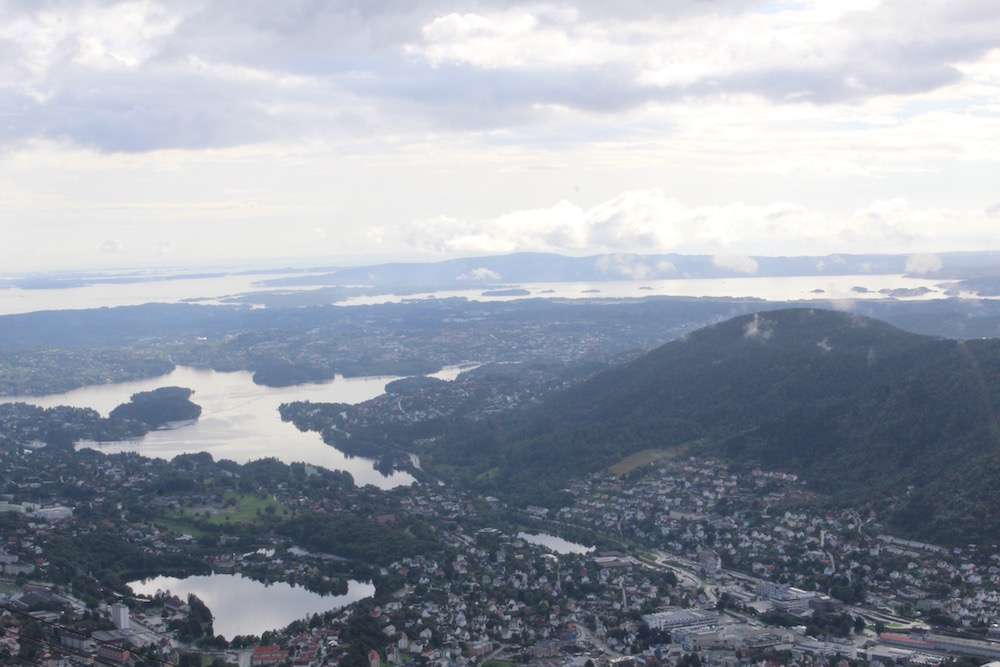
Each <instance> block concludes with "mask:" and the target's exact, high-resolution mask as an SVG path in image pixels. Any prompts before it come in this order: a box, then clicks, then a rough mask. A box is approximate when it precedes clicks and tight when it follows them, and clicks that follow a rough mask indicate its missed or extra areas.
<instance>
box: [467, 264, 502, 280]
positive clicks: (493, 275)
mask: <svg viewBox="0 0 1000 667" xmlns="http://www.w3.org/2000/svg"><path fill="white" fill-rule="evenodd" d="M456 280H463V281H469V282H495V281H497V280H500V274H499V273H497V272H496V271H494V270H493V269H488V268H486V267H485V266H481V267H479V268H477V269H472V270H471V271H469V272H468V273H463V274H461V275H460V276H458V277H457V278H456Z"/></svg>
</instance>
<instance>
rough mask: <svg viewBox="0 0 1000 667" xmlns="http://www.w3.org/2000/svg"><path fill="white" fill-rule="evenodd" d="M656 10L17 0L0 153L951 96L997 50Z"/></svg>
mask: <svg viewBox="0 0 1000 667" xmlns="http://www.w3.org/2000/svg"><path fill="white" fill-rule="evenodd" d="M664 4H669V5H670V7H668V8H662V7H655V6H651V5H649V3H640V2H622V3H609V4H608V6H600V3H597V2H580V3H573V5H572V6H571V7H567V6H566V5H565V4H562V3H554V2H544V1H543V2H520V1H511V2H505V3H504V2H500V3H495V2H490V3H487V2H480V1H476V0H466V1H465V2H461V3H455V2H452V1H446V0H423V1H417V2H408V3H390V2H365V3H312V2H296V1H290V2H285V3H278V4H276V3H265V2H248V3H240V4H239V5H238V6H237V5H232V4H228V3H212V2H200V1H195V0H192V1H190V2H164V1H156V0H149V1H146V2H103V3H78V2H73V1H72V0H62V1H60V0H54V1H52V2H46V3H40V4H39V3H12V4H9V5H8V6H6V9H7V11H6V12H5V26H4V27H0V53H2V55H3V58H2V59H0V109H2V110H4V111H6V112H8V113H13V114H14V115H15V116H16V122H15V123H13V124H12V125H8V126H7V127H5V128H4V129H3V130H2V131H0V142H4V143H7V144H10V143H17V142H22V141H26V140H30V139H38V138H50V139H52V138H58V139H68V140H70V141H72V142H74V143H77V144H80V145H85V146H94V147H96V148H98V149H99V150H102V151H148V150H155V149H160V148H186V149H193V148H204V147H220V146H235V145H248V144H259V143H261V142H267V141H275V140H288V139H289V138H295V139H297V140H302V139H315V138H323V137H330V136H338V137H340V136H343V137H345V140H346V139H347V138H349V137H351V136H357V133H358V132H365V133H371V134H373V135H378V134H380V133H382V132H384V131H385V130H386V129H390V128H392V130H393V131H396V132H398V131H399V128H403V127H409V128H410V129H411V131H416V132H418V133H421V132H424V131H426V130H427V129H428V128H434V129H436V130H438V131H449V128H451V130H450V131H455V130H456V129H459V130H461V129H466V128H469V127H474V126H478V127H483V128H493V129H497V128H520V127H527V126H531V125H533V124H536V123H545V122H548V121H549V120H551V118H552V113H553V109H554V108H559V109H568V110H574V111H577V112H586V113H587V114H600V115H618V114H621V113H624V112H628V111H637V110H643V109H646V108H648V107H649V106H650V105H660V104H670V105H683V104H689V103H691V102H692V101H697V100H701V101H705V102H709V101H719V100H722V101H723V102H724V103H727V104H728V103H730V102H731V101H732V100H733V98H734V97H738V96H743V95H746V96H750V97H752V98H755V99H760V100H766V101H768V102H769V103H774V104H780V105H786V104H801V103H809V104H823V105H829V104H836V103H840V102H848V103H852V104H856V103H861V102H864V101H866V100H872V99H878V98H881V97H885V96H896V95H905V94H917V93H928V92H932V91H935V90H939V89H941V88H942V87H946V86H950V85H954V84H956V83H958V82H960V81H962V80H964V78H965V76H966V74H965V72H966V70H964V69H962V68H960V67H959V65H962V66H963V67H965V66H967V64H968V63H974V62H976V61H978V60H979V59H980V58H982V57H983V56H984V54H987V53H989V52H990V51H991V50H992V49H995V48H997V47H998V46H1000V16H997V15H996V12H995V11H992V12H991V11H990V10H989V8H988V7H985V6H984V5H983V4H982V3H981V2H979V1H978V0H966V2H961V3H955V5H957V7H952V6H951V3H921V4H919V6H914V5H913V3H907V2H903V1H902V0H886V1H884V2H853V3H831V2H803V3H784V4H782V5H780V6H769V5H765V4H763V3H761V2H760V1H750V0H736V1H729V2H725V3H720V2H700V1H695V0H679V1H678V2H674V3H664ZM928 25H933V26H934V30H932V31H928V30H927V29H926V26H928ZM790 63H791V64H790ZM400 100H407V101H408V102H409V104H408V105H407V106H406V107H405V110H404V108H401V107H400V104H399V102H400Z"/></svg>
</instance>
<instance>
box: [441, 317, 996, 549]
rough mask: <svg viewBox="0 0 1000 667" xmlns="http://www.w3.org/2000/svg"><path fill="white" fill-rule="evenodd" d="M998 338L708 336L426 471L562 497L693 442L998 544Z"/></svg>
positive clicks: (467, 438) (471, 438) (787, 330)
mask: <svg viewBox="0 0 1000 667" xmlns="http://www.w3.org/2000/svg"><path fill="white" fill-rule="evenodd" d="M998 415H1000V340H996V339H990V340H969V341H956V340H950V339H944V338H935V337H928V336H921V335H917V334H911V333H907V332H904V331H901V330H899V329H896V328H894V327H892V326H890V325H888V324H885V323H884V322H880V321H877V320H873V319H869V318H864V317H860V316H857V315H852V314H846V313H841V312H835V311H829V310H814V309H789V310H780V311H770V312H761V313H757V314H753V315H747V316H743V317H738V318H736V319H732V320H729V321H726V322H723V323H720V324H716V325H713V326H709V327H706V328H703V329H700V330H698V331H696V332H694V333H691V334H689V335H687V336H685V337H683V338H681V339H678V340H676V341H673V342H670V343H667V344H666V345H664V346H662V347H660V348H658V349H656V350H653V351H652V352H650V353H648V354H646V355H644V356H643V357H641V358H639V359H638V360H636V361H634V362H632V363H629V364H627V365H625V366H622V367H618V368H614V369H612V370H608V371H606V372H603V373H600V374H599V375H597V376H595V377H593V378H592V379H590V380H588V381H586V382H584V383H582V384H580V385H577V386H575V387H574V388H571V389H569V390H568V391H566V392H565V393H562V394H560V395H557V396H555V397H554V398H552V399H551V400H549V401H547V402H546V403H545V404H544V405H543V406H541V407H540V408H539V409H537V410H535V411H533V412H531V413H530V414H527V415H525V414H521V415H518V416H516V417H515V418H511V419H510V420H508V421H507V422H505V423H498V424H492V425H488V426H479V427H477V428H471V429H470V428H466V429H464V430H462V429H458V430H456V431H455V432H453V433H452V434H451V436H450V437H449V438H446V439H445V440H444V442H442V443H440V444H438V445H437V446H436V447H435V450H436V451H434V452H433V453H431V456H430V457H428V459H429V460H432V461H433V460H446V461H448V464H449V465H451V466H454V465H460V466H462V467H464V468H465V469H466V470H471V471H473V473H474V474H473V475H472V476H471V477H470V480H471V481H472V482H473V483H476V484H479V485H480V486H481V487H482V488H483V490H490V491H496V492H498V493H506V494H507V495H509V496H510V497H513V498H522V499H525V500H531V499H535V500H537V501H543V502H544V501H545V500H546V499H549V500H553V501H555V502H558V499H557V495H558V490H559V489H560V488H561V487H562V486H564V485H565V483H566V480H567V479H569V478H570V477H571V476H573V475H577V474H581V473H585V472H590V471H595V470H599V469H602V468H606V467H608V466H609V465H611V464H613V463H615V462H617V461H619V460H621V459H622V458H623V457H625V456H627V455H629V454H631V453H634V452H637V451H640V450H644V449H648V448H667V449H669V448H676V447H680V446H683V445H689V446H692V447H694V448H695V450H696V451H700V452H703V453H713V454H716V455H718V456H722V457H726V458H729V459H731V460H734V461H741V462H748V461H752V462H757V463H759V464H761V465H763V466H766V467H768V468H771V469H777V470H782V471H786V472H794V473H798V474H799V475H801V476H802V477H803V478H804V479H806V480H807V481H808V484H809V486H810V488H812V489H814V490H816V491H819V492H821V493H823V494H829V495H830V496H831V497H832V498H834V499H835V500H837V501H841V502H845V503H848V502H849V503H852V504H860V505H864V504H870V505H871V506H872V507H875V508H877V509H878V510H880V511H879V514H880V516H883V517H885V518H886V519H887V520H888V522H889V524H890V525H891V526H892V527H893V528H894V529H896V530H898V531H902V532H904V533H905V534H907V535H909V536H912V537H914V538H918V539H928V540H931V541H936V542H941V543H948V544H965V543H968V542H982V543H987V544H992V543H998V542H1000V513H998V512H997V509H998V508H1000V486H998V484H997V480H998V479H1000V422H998Z"/></svg>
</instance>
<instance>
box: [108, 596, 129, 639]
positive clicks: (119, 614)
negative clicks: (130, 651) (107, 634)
mask: <svg viewBox="0 0 1000 667" xmlns="http://www.w3.org/2000/svg"><path fill="white" fill-rule="evenodd" d="M111 622H112V623H114V624H115V627H116V628H117V629H119V630H121V631H123V632H124V631H126V630H128V629H129V626H130V625H131V620H130V619H129V614H128V607H126V606H125V605H123V604H122V603H121V602H116V603H114V604H113V605H111Z"/></svg>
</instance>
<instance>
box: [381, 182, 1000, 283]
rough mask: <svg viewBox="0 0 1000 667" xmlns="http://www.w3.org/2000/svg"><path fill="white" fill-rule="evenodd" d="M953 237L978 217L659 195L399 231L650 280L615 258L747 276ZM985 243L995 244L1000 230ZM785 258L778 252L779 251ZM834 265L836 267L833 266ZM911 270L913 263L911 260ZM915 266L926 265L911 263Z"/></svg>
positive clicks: (973, 230)
mask: <svg viewBox="0 0 1000 667" xmlns="http://www.w3.org/2000/svg"><path fill="white" fill-rule="evenodd" d="M945 222H946V223H947V225H948V230H949V231H950V232H953V233H954V234H955V235H956V238H961V237H962V236H965V237H966V238H969V239H971V238H974V237H975V236H976V235H977V233H979V232H977V230H981V229H992V228H988V227H986V226H984V225H985V222H986V217H985V215H984V214H983V213H981V212H980V213H975V212H962V211H948V210H941V209H918V208H916V207H914V206H913V205H911V204H910V203H909V202H907V201H906V200H903V199H894V200H884V201H877V202H874V203H872V204H870V205H868V206H865V207H863V208H860V209H857V210H855V211H852V212H848V213H846V214H837V213H833V212H827V211H815V210H810V209H807V208H806V207H804V206H802V205H800V204H794V203H790V202H779V203H775V204H769V205H765V206H750V205H747V204H744V203H740V202H737V203H733V204H728V205H725V206H700V207H686V206H684V205H683V204H682V203H681V202H679V201H677V200H676V199H672V198H669V197H667V195H666V194H665V193H664V192H663V191H661V190H643V191H629V192H626V193H623V194H621V195H618V196H616V197H614V198H612V199H609V200H607V201H605V202H602V203H599V204H597V205H595V206H593V207H591V208H589V209H586V210H584V209H582V208H581V207H579V206H577V205H574V204H572V203H570V202H568V201H565V200H563V201H561V202H559V203H558V204H556V205H555V206H553V207H551V208H547V209H544V208H543V209H531V210H523V211H514V212H512V213H508V214H506V215H502V216H499V217H497V218H492V219H485V220H472V219H460V218H455V217H450V216H440V217H437V218H428V219H424V220H419V221H416V222H414V223H412V224H409V225H405V226H402V227H401V230H400V232H399V234H400V236H403V237H405V238H406V241H407V243H408V244H409V245H410V246H411V247H416V248H419V249H422V250H432V251H434V252H438V253H445V254H448V253H451V254H454V253H461V252H483V253H501V252H515V251H526V250H534V251H553V252H569V253H580V252H593V253H608V254H609V257H608V258H606V259H604V260H602V261H604V262H606V264H605V265H604V266H603V267H602V268H603V269H604V270H606V271H609V272H610V271H614V272H617V273H619V274H621V275H632V276H637V277H647V276H652V275H654V274H663V273H667V272H670V271H672V270H673V267H672V266H664V267H659V266H657V267H652V266H647V265H645V264H643V263H641V262H639V263H636V262H635V261H634V260H631V259H628V260H626V259H622V257H623V256H622V255H618V254H616V253H626V255H625V257H627V254H628V253H639V254H648V253H662V252H683V253H688V254H704V253H708V254H711V255H713V262H714V263H715V265H716V266H718V267H723V268H727V269H731V270H734V271H738V272H740V273H746V274H753V273H756V271H757V268H758V266H757V262H756V261H755V260H754V259H752V258H751V257H749V255H755V254H761V255H773V254H809V255H826V254H831V253H833V252H855V253H859V252H861V253H863V252H906V251H908V250H910V251H912V250H914V249H920V248H924V247H931V246H933V245H934V244H935V243H936V242H935V239H936V238H939V237H940V235H941V229H940V228H941V226H942V223H945ZM987 238H992V239H993V243H1000V230H997V231H990V232H989V233H988V234H987ZM779 248H780V249H782V252H780V253H776V252H775V250H776V249H779ZM834 261H835V260H834ZM914 261H916V260H914ZM917 266H921V267H923V266H925V265H924V264H917Z"/></svg>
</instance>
